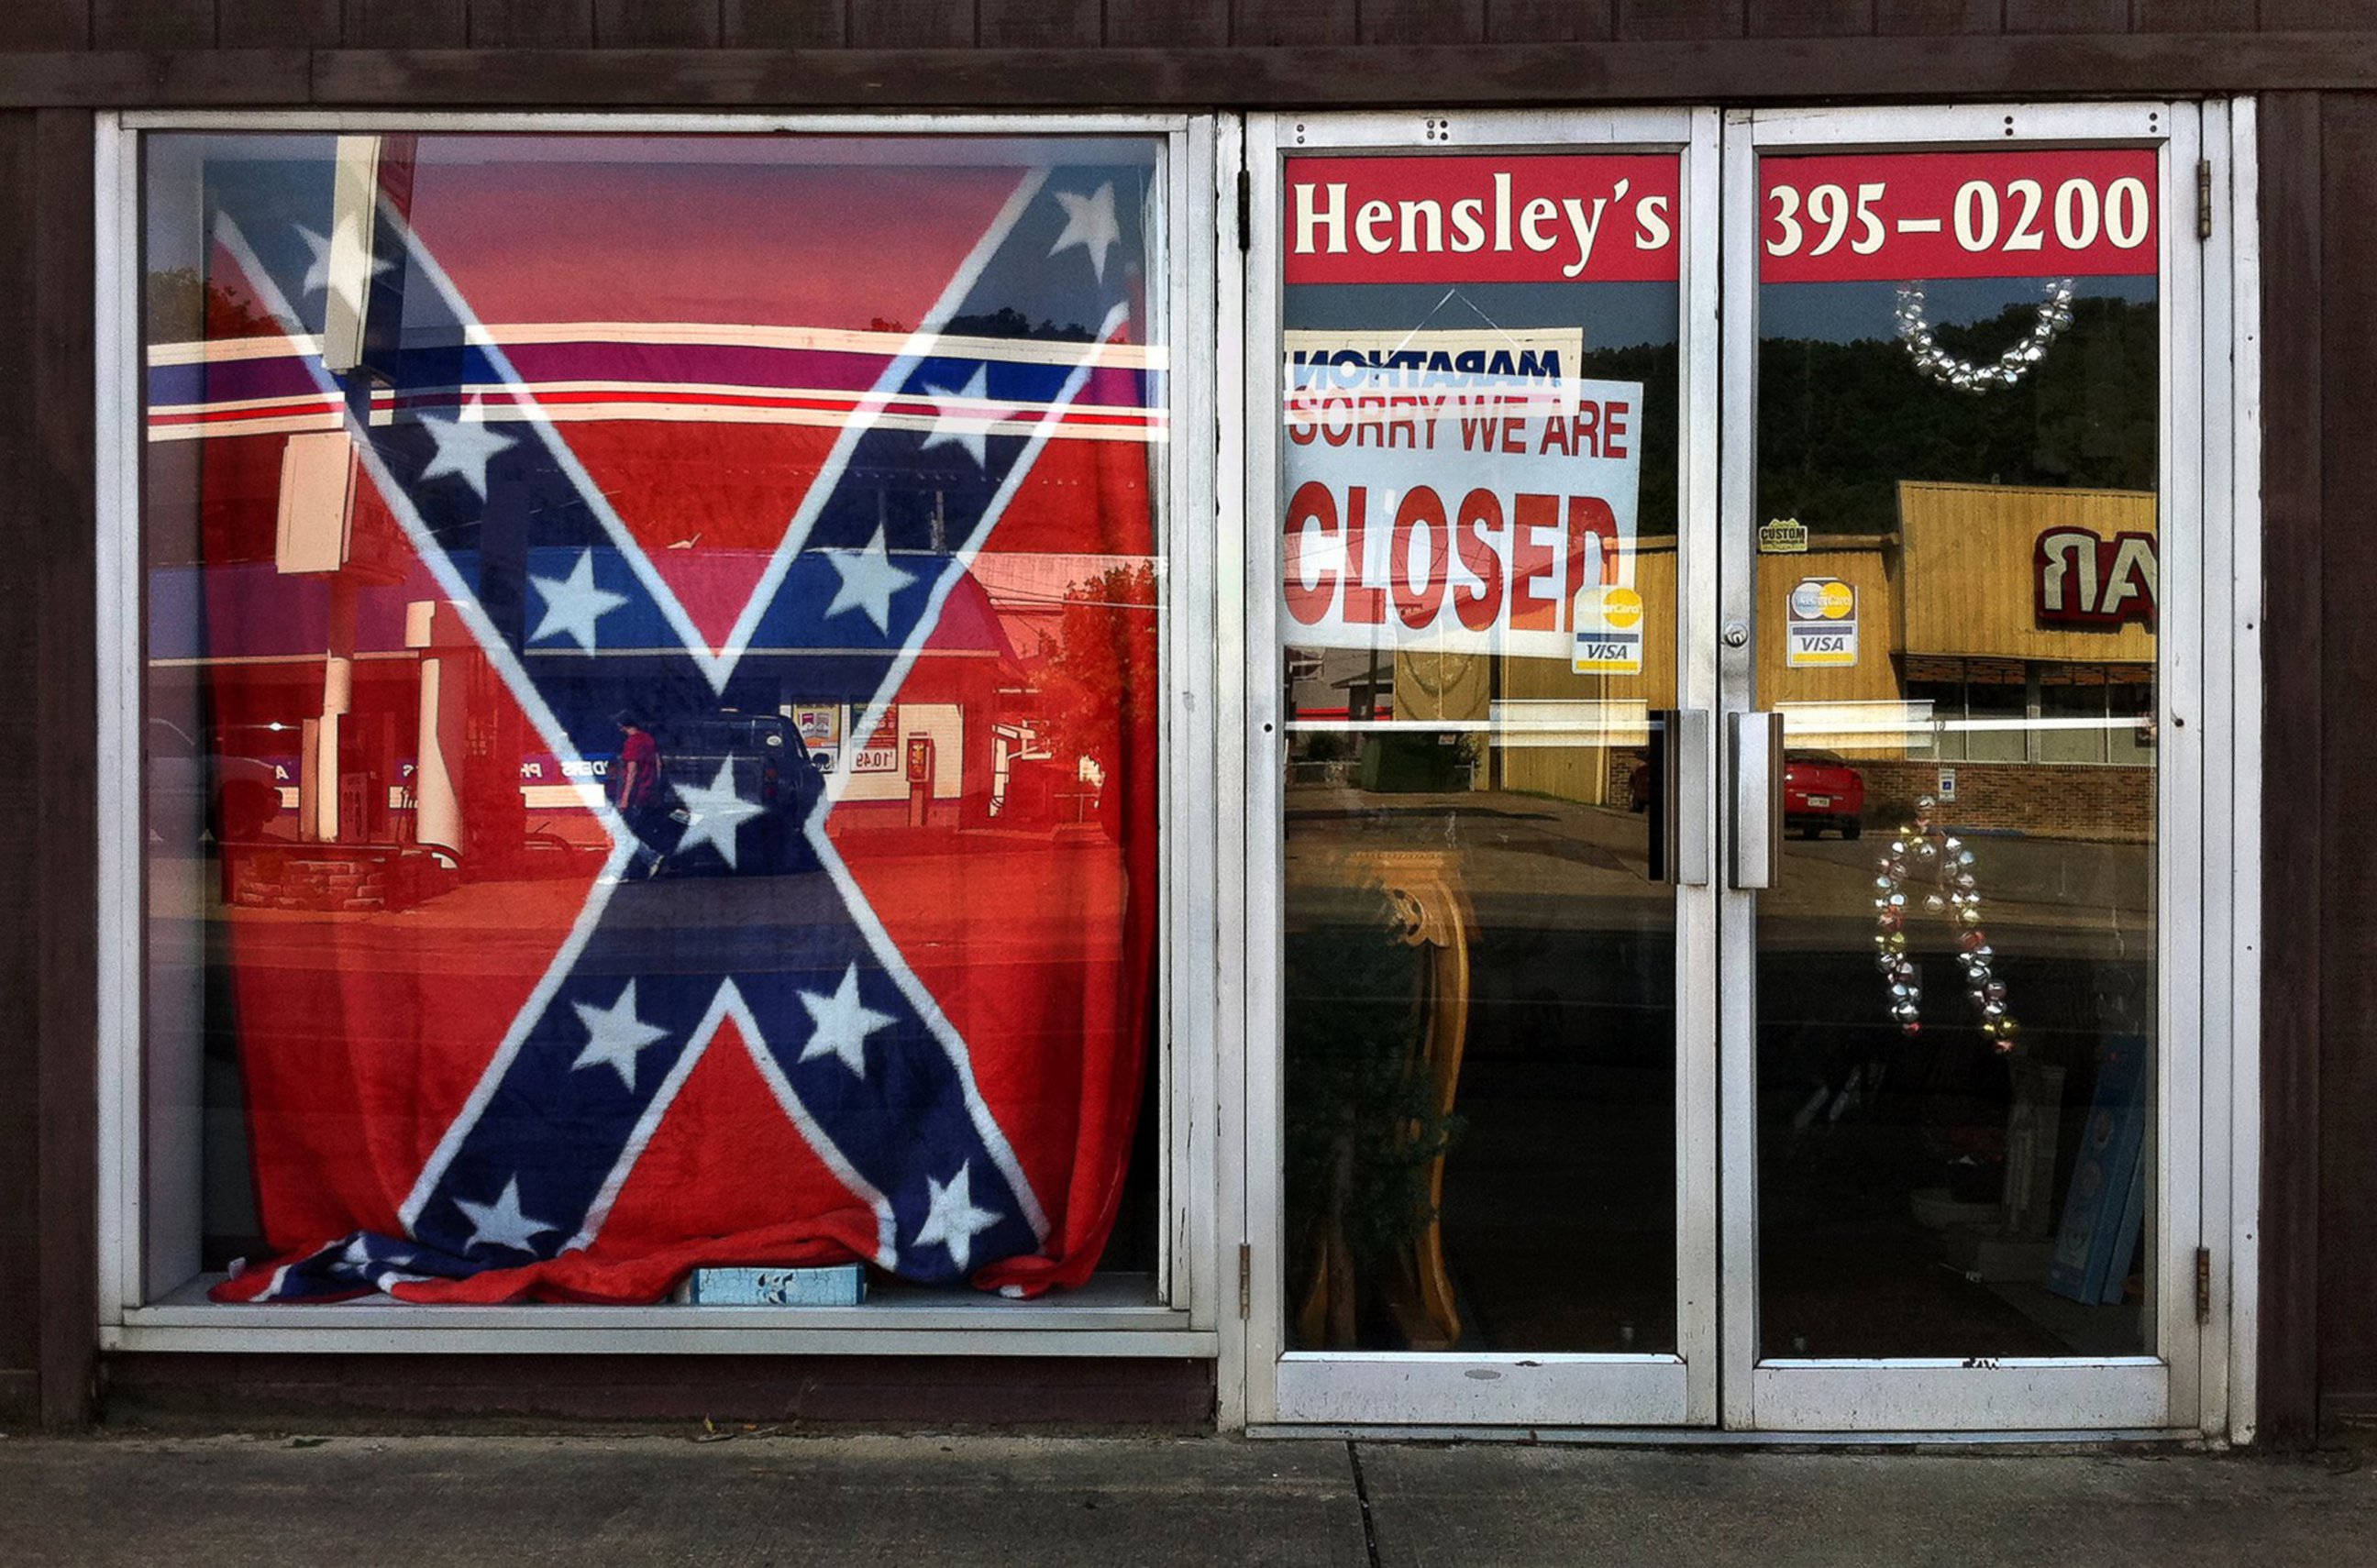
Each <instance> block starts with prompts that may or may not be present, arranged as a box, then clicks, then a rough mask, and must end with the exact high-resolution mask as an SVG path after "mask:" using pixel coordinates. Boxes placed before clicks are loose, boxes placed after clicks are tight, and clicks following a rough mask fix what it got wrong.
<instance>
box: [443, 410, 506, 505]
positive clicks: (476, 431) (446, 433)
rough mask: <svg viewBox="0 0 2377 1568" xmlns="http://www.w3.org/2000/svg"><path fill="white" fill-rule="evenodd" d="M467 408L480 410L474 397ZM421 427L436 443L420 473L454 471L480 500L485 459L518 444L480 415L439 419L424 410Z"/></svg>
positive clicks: (484, 486)
mask: <svg viewBox="0 0 2377 1568" xmlns="http://www.w3.org/2000/svg"><path fill="white" fill-rule="evenodd" d="M470 412H472V413H481V412H483V411H482V409H481V405H480V404H479V402H478V401H477V400H475V399H474V400H472V404H471V410H470ZM421 427H422V428H423V429H424V430H426V431H428V432H429V438H430V439H431V440H433V441H435V442H436V443H437V451H436V455H435V456H434V457H432V458H431V459H430V460H429V461H428V463H427V464H426V465H425V466H424V468H423V469H422V471H421V477H422V478H423V479H424V480H429V479H436V478H440V477H442V476H444V475H446V474H448V473H451V474H457V475H459V476H460V478H461V480H462V482H463V483H464V484H466V485H469V486H470V487H471V488H472V490H473V491H475V492H476V493H477V495H478V497H479V499H481V500H483V501H484V500H485V499H486V498H487V463H488V461H489V460H490V459H492V458H493V457H494V456H495V455H496V453H497V452H500V451H502V450H503V449H505V448H507V447H511V446H515V445H517V444H518V443H517V442H515V441H514V440H513V439H512V437H509V436H507V435H505V434H503V433H502V432H501V431H499V430H496V429H495V428H494V427H492V426H490V425H486V424H484V422H483V421H482V420H481V419H440V418H438V417H437V416H436V414H434V413H424V414H423V415H422V416H421Z"/></svg>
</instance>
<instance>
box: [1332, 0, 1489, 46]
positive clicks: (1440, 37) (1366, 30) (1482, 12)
mask: <svg viewBox="0 0 2377 1568" xmlns="http://www.w3.org/2000/svg"><path fill="white" fill-rule="evenodd" d="M1486 6H1487V0H1401V3H1400V4H1394V5H1383V6H1382V5H1379V4H1376V3H1375V0H1368V3H1366V4H1364V5H1363V6H1361V7H1360V19H1361V42H1364V43H1483V42H1486Z"/></svg>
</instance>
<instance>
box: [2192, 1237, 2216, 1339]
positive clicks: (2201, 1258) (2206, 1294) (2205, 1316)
mask: <svg viewBox="0 0 2377 1568" xmlns="http://www.w3.org/2000/svg"><path fill="white" fill-rule="evenodd" d="M2195 1321H2196V1322H2197V1323H2210V1322H2211V1321H2212V1249H2211V1248H2209V1247H2198V1248H2197V1249H2196V1250H2195Z"/></svg>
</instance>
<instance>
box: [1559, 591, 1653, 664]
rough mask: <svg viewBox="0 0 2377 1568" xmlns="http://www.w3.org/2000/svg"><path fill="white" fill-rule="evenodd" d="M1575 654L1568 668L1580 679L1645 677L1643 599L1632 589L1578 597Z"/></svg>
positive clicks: (1579, 594)
mask: <svg viewBox="0 0 2377 1568" xmlns="http://www.w3.org/2000/svg"><path fill="white" fill-rule="evenodd" d="M1575 625H1576V652H1575V654H1574V656H1573V657H1571V659H1570V661H1569V668H1570V669H1571V670H1573V671H1575V672H1576V673H1577V674H1579V675H1618V676H1635V675H1641V674H1642V594H1640V593H1638V592H1635V591H1634V590H1633V589H1631V588H1622V587H1619V588H1602V587H1593V588H1587V589H1583V590H1582V591H1581V592H1578V594H1577V596H1576V621H1575Z"/></svg>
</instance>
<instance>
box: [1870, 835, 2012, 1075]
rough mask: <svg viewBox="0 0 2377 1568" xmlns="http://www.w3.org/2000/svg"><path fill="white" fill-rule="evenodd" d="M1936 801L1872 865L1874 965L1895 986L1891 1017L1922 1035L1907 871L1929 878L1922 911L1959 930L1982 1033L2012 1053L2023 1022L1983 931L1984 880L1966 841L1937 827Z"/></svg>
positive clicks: (1959, 958) (1959, 953)
mask: <svg viewBox="0 0 2377 1568" xmlns="http://www.w3.org/2000/svg"><path fill="white" fill-rule="evenodd" d="M1937 804H1938V803H1937V802H1936V801H1934V800H1933V799H1932V798H1931V796H1928V795H1927V796H1922V797H1921V798H1920V799H1918V800H1917V801H1916V803H1915V820H1914V821H1913V822H1912V823H1910V824H1907V825H1905V826H1902V827H1901V828H1900V829H1899V830H1898V833H1897V836H1896V837H1894V838H1893V839H1892V840H1891V843H1890V848H1889V850H1888V851H1887V852H1886V853H1885V854H1884V855H1883V856H1881V859H1880V860H1878V861H1876V862H1875V864H1874V869H1875V870H1876V872H1878V873H1879V874H1878V875H1877V876H1876V877H1875V878H1874V880H1873V891H1874V900H1873V907H1874V924H1875V926H1877V927H1878V928H1879V929H1877V930H1876V931H1875V932H1874V935H1873V945H1874V947H1875V949H1876V953H1875V963H1876V964H1877V965H1878V966H1879V967H1880V968H1881V973H1882V976H1883V978H1884V979H1885V980H1886V981H1887V982H1888V984H1889V987H1890V1015H1891V1017H1893V1019H1896V1020H1897V1021H1898V1027H1899V1030H1900V1031H1901V1032H1902V1033H1904V1034H1907V1035H1919V1034H1921V1033H1922V1032H1923V1007H1922V1002H1923V987H1922V984H1921V982H1920V980H1919V979H1918V978H1917V974H1916V969H1915V961H1914V960H1913V959H1912V958H1910V957H1908V956H1907V952H1906V912H1907V903H1906V879H1907V875H1908V873H1909V870H1910V869H1914V870H1917V871H1920V872H1922V873H1926V874H1928V876H1929V881H1930V883H1931V891H1929V892H1925V893H1924V894H1923V896H1922V904H1923V909H1924V912H1925V913H1927V914H1931V915H1942V916H1946V917H1947V919H1948V923H1949V925H1950V926H1951V927H1953V928H1954V930H1955V932H1956V962H1957V963H1958V964H1962V965H1963V966H1964V970H1965V995H1966V996H1967V997H1968V998H1969V999H1971V1001H1972V1004H1973V1011H1975V1012H1977V1013H1978V1014H1979V1015H1980V1021H1981V1033H1982V1034H1984V1035H1988V1036H1989V1040H1990V1042H1991V1043H1992V1044H1993V1045H1994V1046H1995V1047H1997V1049H1998V1050H1999V1051H2001V1052H2004V1051H2010V1050H2012V1049H2013V1045H2014V1036H2015V1035H2016V1034H2017V1033H2019V1032H2020V1030H2021V1027H2022V1026H2021V1025H2020V1024H2019V1023H2015V1022H2014V1018H2013V1014H2012V1013H2010V1012H2008V1011H2006V988H2005V982H2004V981H2002V980H2001V979H1999V978H1998V977H1997V970H1996V964H1997V953H1996V952H1995V951H1994V950H1993V949H1991V948H1990V946H1989V932H1988V931H1987V930H1985V929H1984V928H1982V926H1981V892H1980V880H1979V879H1978V878H1977V876H1975V875H1974V872H1973V852H1972V851H1971V850H1969V849H1967V848H1965V843H1964V841H1963V840H1962V839H1959V838H1956V837H1954V836H1953V835H1952V834H1950V833H1949V832H1947V831H1946V830H1945V829H1942V828H1938V827H1934V826H1933V825H1932V821H1931V812H1932V810H1933V808H1935V806H1936V805H1937Z"/></svg>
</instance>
